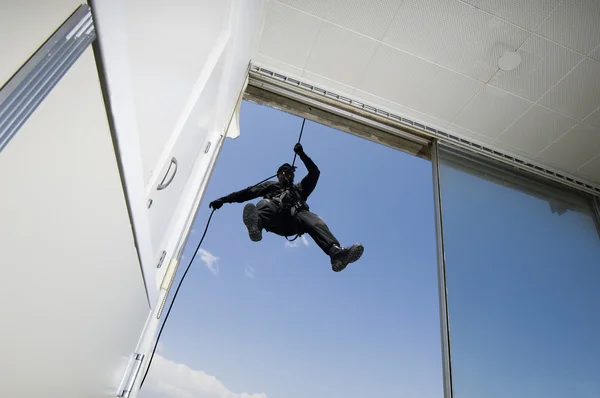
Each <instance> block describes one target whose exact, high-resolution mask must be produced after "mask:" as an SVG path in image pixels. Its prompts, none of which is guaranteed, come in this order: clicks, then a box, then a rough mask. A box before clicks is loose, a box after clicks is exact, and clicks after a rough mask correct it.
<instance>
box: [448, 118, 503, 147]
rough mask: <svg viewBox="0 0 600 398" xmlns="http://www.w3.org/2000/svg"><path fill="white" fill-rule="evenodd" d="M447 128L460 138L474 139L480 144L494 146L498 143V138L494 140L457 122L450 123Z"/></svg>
mask: <svg viewBox="0 0 600 398" xmlns="http://www.w3.org/2000/svg"><path fill="white" fill-rule="evenodd" d="M446 130H447V132H448V133H450V134H452V135H455V136H457V137H460V138H464V139H466V140H469V141H473V142H475V143H477V144H480V145H485V146H487V147H492V146H493V145H494V144H495V143H496V140H494V139H493V138H490V137H488V136H485V135H481V134H478V133H476V132H474V131H471V130H469V129H466V128H464V127H461V126H458V125H456V124H452V123H451V124H448V126H447V127H446Z"/></svg>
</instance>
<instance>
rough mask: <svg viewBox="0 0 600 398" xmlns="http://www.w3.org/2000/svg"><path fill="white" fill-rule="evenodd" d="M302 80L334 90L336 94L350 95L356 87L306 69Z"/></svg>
mask: <svg viewBox="0 0 600 398" xmlns="http://www.w3.org/2000/svg"><path fill="white" fill-rule="evenodd" d="M301 80H302V81H303V82H306V83H308V84H311V85H314V86H317V87H319V88H322V89H325V90H329V91H333V92H334V93H336V94H342V95H347V96H350V95H352V93H353V92H354V87H351V86H348V85H346V84H344V83H340V82H339V81H335V80H332V79H328V78H326V77H323V76H322V75H318V74H316V73H311V72H308V71H304V72H303V73H302V79H301ZM353 98H354V97H353Z"/></svg>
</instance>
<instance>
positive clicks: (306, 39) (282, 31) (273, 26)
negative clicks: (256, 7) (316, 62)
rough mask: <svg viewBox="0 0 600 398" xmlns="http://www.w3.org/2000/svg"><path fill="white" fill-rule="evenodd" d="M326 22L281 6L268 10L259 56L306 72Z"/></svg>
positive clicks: (278, 4) (273, 5) (269, 7)
mask: <svg viewBox="0 0 600 398" xmlns="http://www.w3.org/2000/svg"><path fill="white" fill-rule="evenodd" d="M321 22H322V20H320V19H318V18H316V17H314V16H312V15H309V14H305V13H300V12H297V11H295V10H294V9H293V8H290V7H286V6H285V5H283V4H280V3H278V2H270V3H269V6H268V7H267V12H266V18H265V24H264V27H263V33H262V40H261V41H260V46H259V49H258V51H259V53H260V54H263V55H266V56H268V57H271V58H274V59H277V60H278V61H281V62H285V63H286V64H290V65H292V66H295V67H298V68H304V66H305V65H306V61H308V57H309V55H310V51H311V49H312V47H313V44H314V43H315V40H316V39H317V35H318V33H319V28H320V26H321Z"/></svg>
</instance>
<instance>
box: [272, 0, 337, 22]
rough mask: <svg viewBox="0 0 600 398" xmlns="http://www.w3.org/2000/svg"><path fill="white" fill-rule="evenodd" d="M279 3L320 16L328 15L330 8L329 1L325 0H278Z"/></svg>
mask: <svg viewBox="0 0 600 398" xmlns="http://www.w3.org/2000/svg"><path fill="white" fill-rule="evenodd" d="M271 1H273V0H271ZM276 1H277V2H278V3H282V4H286V5H288V6H290V7H293V8H295V9H297V10H301V11H304V12H307V13H309V14H312V15H316V16H318V17H320V18H325V17H326V16H327V10H329V8H330V6H329V2H328V1H323V0H276Z"/></svg>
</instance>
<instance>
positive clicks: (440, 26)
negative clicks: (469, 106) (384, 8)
mask: <svg viewBox="0 0 600 398" xmlns="http://www.w3.org/2000/svg"><path fill="white" fill-rule="evenodd" d="M529 34H530V33H529V32H527V31H525V30H523V29H521V28H518V27H516V26H514V25H511V24H509V23H507V22H504V21H502V20H500V19H498V18H496V17H494V16H492V15H490V14H488V13H485V12H483V11H481V10H478V9H477V8H474V7H472V6H470V5H468V4H465V3H462V2H459V1H456V0H405V1H403V2H402V5H401V7H400V9H399V10H398V13H397V14H396V16H395V18H394V20H393V21H392V24H391V25H390V28H389V30H388V32H387V34H386V36H385V38H384V40H383V41H384V42H385V43H387V44H389V45H391V46H393V47H396V48H399V49H401V50H404V51H407V52H409V53H411V54H414V55H416V56H419V57H422V58H425V59H427V60H429V61H432V62H435V63H438V64H440V65H443V66H445V67H447V68H450V69H452V70H455V71H458V72H460V73H464V74H466V75H468V76H471V77H473V78H475V79H479V80H481V81H483V82H487V81H488V80H489V79H490V78H491V77H492V76H493V75H494V73H496V71H497V70H498V58H500V56H502V54H504V53H505V52H507V51H514V50H516V49H517V48H519V47H520V46H521V44H523V42H525V40H526V39H527V37H528V36H529ZM465 43H469V44H468V45H465Z"/></svg>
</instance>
